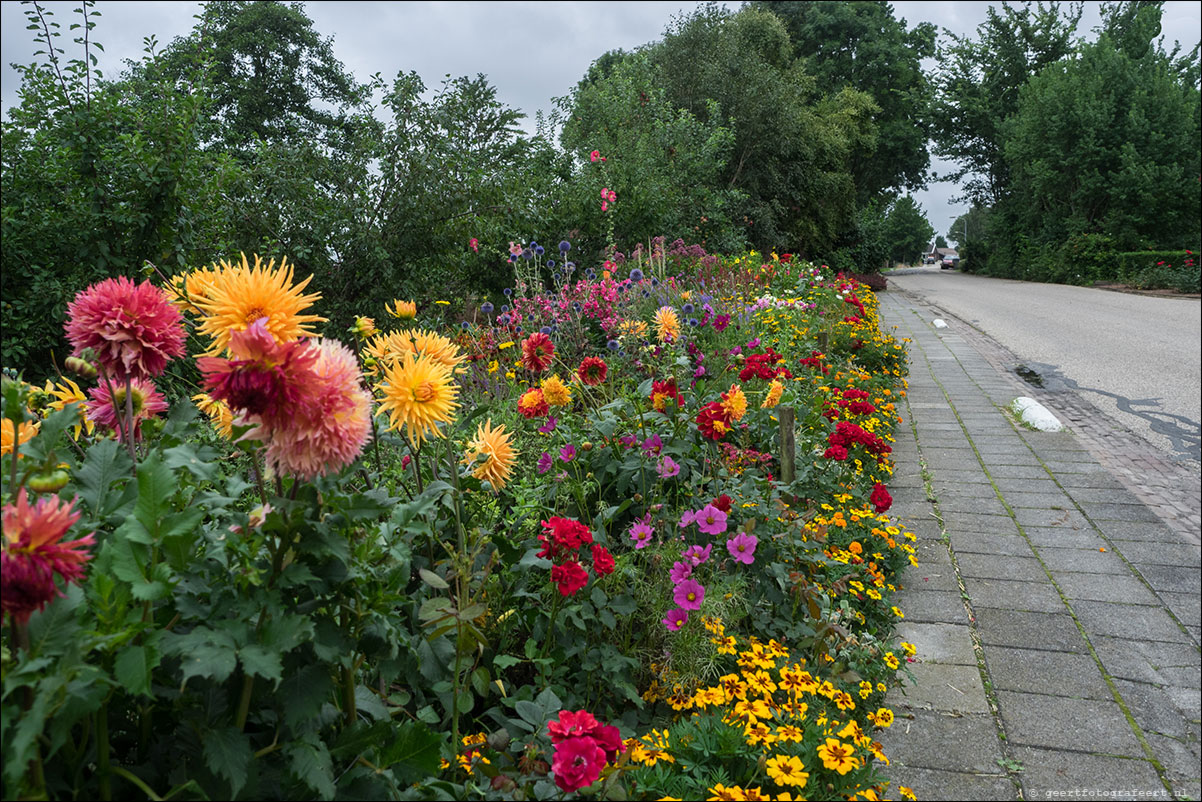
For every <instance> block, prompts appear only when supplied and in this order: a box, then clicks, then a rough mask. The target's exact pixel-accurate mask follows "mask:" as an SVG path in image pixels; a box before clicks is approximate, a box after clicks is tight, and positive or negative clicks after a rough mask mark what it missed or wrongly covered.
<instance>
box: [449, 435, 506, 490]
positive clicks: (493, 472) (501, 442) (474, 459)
mask: <svg viewBox="0 0 1202 802" xmlns="http://www.w3.org/2000/svg"><path fill="white" fill-rule="evenodd" d="M517 455H518V452H517V451H516V450H515V449H514V448H513V435H511V434H509V433H507V432H506V431H505V426H504V425H501V426H498V427H497V428H496V429H494V428H493V427H492V420H491V419H490V420H488V421H486V422H485V423H483V424H481V425H480V426H478V427H477V428H476V436H475V437H474V438H472V440H471V441H470V442H469V443H468V446H467V452H466V453H465V454H464V455H463V464H464V465H475V466H476V467H475V469H474V470H473V471H472V476H474V477H476V478H477V479H479V480H481V481H487V482H488V483H489V484H490V485H492V488H493V490H497V491H499V490H501V489H502V488H503V487H505V482H506V481H508V480H509V475H510V473H512V471H513V463H514V459H515V458H516V457H517Z"/></svg>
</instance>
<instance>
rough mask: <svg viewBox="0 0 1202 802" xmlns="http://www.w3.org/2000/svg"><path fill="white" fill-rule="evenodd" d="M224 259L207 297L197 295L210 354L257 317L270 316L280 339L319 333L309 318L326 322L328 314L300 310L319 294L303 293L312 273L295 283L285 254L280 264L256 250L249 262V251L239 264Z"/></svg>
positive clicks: (269, 321)
mask: <svg viewBox="0 0 1202 802" xmlns="http://www.w3.org/2000/svg"><path fill="white" fill-rule="evenodd" d="M220 265H221V267H220V269H219V270H218V271H216V272H215V274H214V276H213V280H212V283H211V284H210V285H209V286H208V288H207V289H206V290H205V292H204V297H197V298H194V299H193V300H194V302H195V304H196V305H197V306H198V307H200V309H201V312H202V314H203V315H204V317H203V318H202V319H201V321H200V326H199V330H200V331H201V332H203V333H205V334H207V335H209V337H211V338H212V339H213V345H212V347H211V348H210V349H209V350H208V351H206V352H205V353H206V354H207V355H209V356H217V355H219V354H220V353H221V352H222V351H224V350H225V349H226V348H227V347H228V346H229V342H230V335H231V334H232V333H234V332H238V331H243V330H244V329H246V328H247V327H248V326H250V324H251V323H254V322H255V321H256V320H258V319H259V318H267V331H268V332H269V333H270V334H271V336H272V338H274V339H275V341H276V342H278V343H285V342H290V341H292V340H295V339H297V338H300V337H315V336H317V332H315V331H313V330H312V329H311V328H309V327H308V324H310V323H319V322H325V318H324V317H318V316H317V315H304V314H301V312H303V311H304V310H306V309H308V308H309V307H310V306H312V305H313V302H314V301H316V300H318V299H319V298H321V295H320V294H319V293H310V294H309V295H302V294H301V290H303V289H304V288H305V287H306V286H307V285H308V284H309V282H310V281H312V280H313V277H312V276H309V277H308V278H306V279H305V280H304V281H302V282H300V283H299V284H297V285H295V286H292V266H291V265H289V264H288V263H287V260H286V259H282V260H280V266H279V268H278V269H277V268H276V266H275V260H274V259H273V260H271V261H270V262H268V263H267V264H263V260H262V259H260V258H259V257H258V256H256V257H255V266H254V267H250V266H249V264H248V263H247V261H246V254H242V264H241V265H231V264H230V263H228V262H221V263H220Z"/></svg>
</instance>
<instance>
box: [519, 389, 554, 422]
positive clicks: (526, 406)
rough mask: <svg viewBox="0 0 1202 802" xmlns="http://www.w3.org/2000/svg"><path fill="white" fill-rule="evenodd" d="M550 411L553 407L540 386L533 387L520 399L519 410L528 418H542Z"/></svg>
mask: <svg viewBox="0 0 1202 802" xmlns="http://www.w3.org/2000/svg"><path fill="white" fill-rule="evenodd" d="M550 411H551V407H550V406H549V405H548V404H547V399H546V398H544V397H543V391H542V389H541V388H539V387H531V388H530V389H529V390H527V391H526V392H524V393H522V396H521V397H520V398H519V399H518V412H520V413H522V415H524V416H525V417H527V418H541V417H543V416H544V415H546V414H547V413H548V412H550Z"/></svg>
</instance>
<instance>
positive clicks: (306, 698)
mask: <svg viewBox="0 0 1202 802" xmlns="http://www.w3.org/2000/svg"><path fill="white" fill-rule="evenodd" d="M333 690H334V683H333V682H331V681H330V674H329V672H328V671H326V669H325V667H324V666H321V665H317V664H312V663H311V664H309V665H306V666H305V667H304V668H301V669H299V670H291V673H289V675H288V676H287V677H285V678H284V681H283V682H281V683H280V687H279V690H278V692H277V695H278V696H279V698H280V699H287V700H288V703H287V704H286V705H284V723H285V724H287V725H288V726H289V728H292V729H303V728H305V727H307V726H311V725H312V721H313V718H314V717H315V716H316V715H317V714H318V713H320V712H321V706H322V705H323V704H325V701H326V697H327V696H329V694H330V693H331V692H332V691H333Z"/></svg>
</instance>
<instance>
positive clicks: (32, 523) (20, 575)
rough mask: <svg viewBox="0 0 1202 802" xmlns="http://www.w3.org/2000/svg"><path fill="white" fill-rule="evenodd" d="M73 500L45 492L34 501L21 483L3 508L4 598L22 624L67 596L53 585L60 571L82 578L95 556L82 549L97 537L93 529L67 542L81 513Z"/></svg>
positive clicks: (0, 569) (70, 578) (0, 596)
mask: <svg viewBox="0 0 1202 802" xmlns="http://www.w3.org/2000/svg"><path fill="white" fill-rule="evenodd" d="M74 504H75V502H74V501H70V502H67V503H65V504H64V503H63V502H62V501H61V500H60V499H59V498H58V497H57V496H53V495H46V496H42V497H41V498H40V499H38V501H37V503H36V504H33V505H30V504H29V500H28V498H27V496H26V494H25V488H21V489H20V490H19V491H17V503H16V504H8V505H6V506H5V507H4V512H3V516H2V521H3V529H4V550H3V552H0V564H2V565H0V603H2V606H3V609H4V612H6V613H8V614H9V615H11V616H12V617H13V620H14V621H15V622H16V623H18V624H25V623H26V622H28V621H29V616H31V615H32V614H33V612H34V611H35V610H40V609H42V608H43V607H45V606H46V604H47V603H48V602H50V601H52V600H53V599H54V598H55V597H56V596H61V595H63V594H62V591H60V590H59V589H58V586H57V585H55V584H54V575H55V574H58V575H59V576H61V577H62V578H63V581H64V582H78V581H79V580H80V578H82V577H83V572H84V564H85V563H86V562H87V561H88V560H89V559H91V555H89V554H88V553H87V552H86V551H84V550H83V549H84V547H85V546H90V545H92V544H93V543H95V539H94V538H93V537H92V535H90V534H89V535H87V536H85V537H82V538H80V539H79V540H71V541H68V542H66V543H63V542H62V539H63V535H65V534H67V530H68V529H70V528H71V525H72V524H74V523H75V522H76V521H78V520H79V513H78V512H75V511H74V509H72V507H73V506H74Z"/></svg>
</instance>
